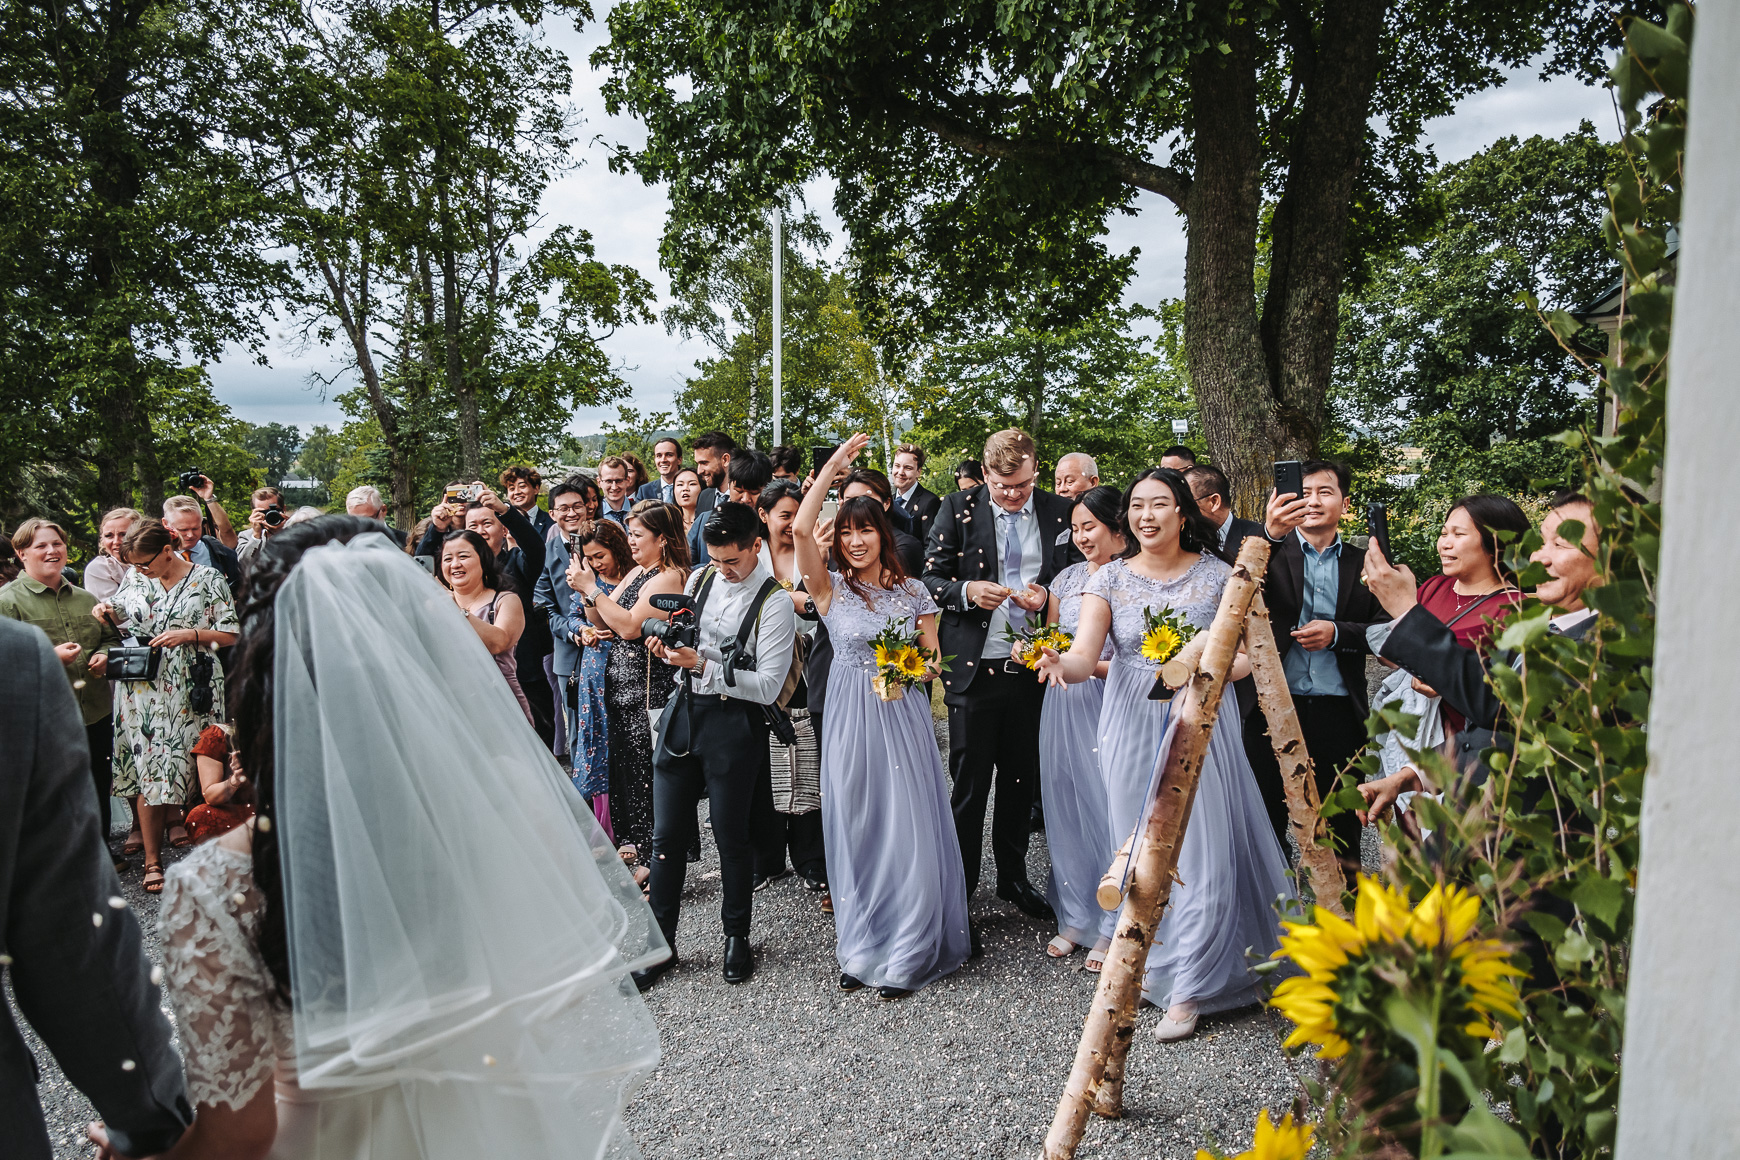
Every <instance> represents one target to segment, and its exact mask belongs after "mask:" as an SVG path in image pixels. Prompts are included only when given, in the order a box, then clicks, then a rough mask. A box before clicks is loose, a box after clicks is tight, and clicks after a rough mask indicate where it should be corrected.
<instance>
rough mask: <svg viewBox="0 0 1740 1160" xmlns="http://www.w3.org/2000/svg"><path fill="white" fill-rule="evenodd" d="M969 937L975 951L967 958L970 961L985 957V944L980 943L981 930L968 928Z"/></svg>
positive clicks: (972, 927)
mask: <svg viewBox="0 0 1740 1160" xmlns="http://www.w3.org/2000/svg"><path fill="white" fill-rule="evenodd" d="M967 937H969V938H970V939H972V940H973V943H972V947H973V949H972V950H971V951H970V952H969V953H968V955H967V957H968V958H970V959H976V958H981V957H983V955H984V953H985V944H984V943H982V942H980V941H979V928H978V927H976V926H969V927H968V928H967Z"/></svg>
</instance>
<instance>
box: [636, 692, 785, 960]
mask: <svg viewBox="0 0 1740 1160" xmlns="http://www.w3.org/2000/svg"><path fill="white" fill-rule="evenodd" d="M689 726H690V736H691V737H692V738H693V742H692V744H691V745H690V747H689V753H688V755H687V756H684V757H677V756H674V755H673V754H671V753H670V752H669V751H668V750H667V749H666V748H665V747H664V745H663V743H662V741H661V744H660V745H659V746H658V748H657V749H656V750H655V751H654V753H653V840H652V849H653V858H652V882H651V889H650V894H651V901H652V911H653V917H654V918H656V919H657V920H658V924H659V929H661V930H662V931H664V933H665V939H666V941H667V942H669V943H670V944H671V946H672V947H673V948H674V947H675V946H676V945H677V915H678V912H679V911H680V909H681V907H682V899H683V878H684V876H685V875H686V873H687V871H688V866H689V860H688V850H689V846H690V844H691V843H698V842H699V840H700V832H699V829H698V828H697V826H696V822H695V807H696V806H697V805H698V804H699V803H700V801H701V799H702V798H703V797H705V798H707V799H708V802H709V805H710V809H711V813H712V818H713V843H714V845H716V846H718V847H719V877H720V893H721V894H722V895H723V901H722V903H721V906H720V917H721V919H722V920H723V922H724V927H725V934H726V936H727V937H729V936H732V935H739V936H742V937H748V935H749V916H750V910H751V907H752V900H753V899H754V897H755V853H754V847H753V844H752V843H751V842H750V838H749V833H750V815H751V812H752V808H753V803H754V800H755V787H756V782H757V779H765V778H766V777H767V764H768V763H767V726H766V723H765V721H764V719H763V717H762V713H761V707H760V706H759V705H752V704H750V703H748V702H746V701H738V700H728V699H726V698H722V697H719V696H716V695H714V696H706V695H702V694H700V693H695V694H692V695H691V697H690V703H689ZM770 800H771V799H770Z"/></svg>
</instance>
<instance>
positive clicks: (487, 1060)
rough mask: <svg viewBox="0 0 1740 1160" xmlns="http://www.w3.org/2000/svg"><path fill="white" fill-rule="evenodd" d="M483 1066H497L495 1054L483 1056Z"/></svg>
mask: <svg viewBox="0 0 1740 1160" xmlns="http://www.w3.org/2000/svg"><path fill="white" fill-rule="evenodd" d="M483 1066H485V1067H494V1066H495V1056H493V1055H486V1056H484V1057H483Z"/></svg>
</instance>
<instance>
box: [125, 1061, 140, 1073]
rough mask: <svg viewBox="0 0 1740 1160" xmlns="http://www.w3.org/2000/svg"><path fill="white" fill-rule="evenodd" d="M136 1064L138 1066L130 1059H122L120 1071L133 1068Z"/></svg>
mask: <svg viewBox="0 0 1740 1160" xmlns="http://www.w3.org/2000/svg"><path fill="white" fill-rule="evenodd" d="M138 1066H139V1065H138V1064H136V1063H134V1062H133V1061H132V1060H130V1059H123V1060H122V1061H121V1070H122V1071H132V1070H133V1069H134V1068H136V1067H138Z"/></svg>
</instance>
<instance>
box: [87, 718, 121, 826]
mask: <svg viewBox="0 0 1740 1160" xmlns="http://www.w3.org/2000/svg"><path fill="white" fill-rule="evenodd" d="M85 744H86V745H87V746H89V747H90V751H91V783H92V784H93V785H94V786H95V787H96V790H97V817H99V818H101V819H102V821H103V845H105V846H106V845H108V844H109V827H110V825H112V824H113V822H112V820H111V819H110V817H109V800H110V797H111V791H113V789H114V787H115V770H114V761H115V718H114V717H113V716H108V717H104V718H103V719H102V720H101V721H94V722H92V723H91V724H89V725H86V726H85Z"/></svg>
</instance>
